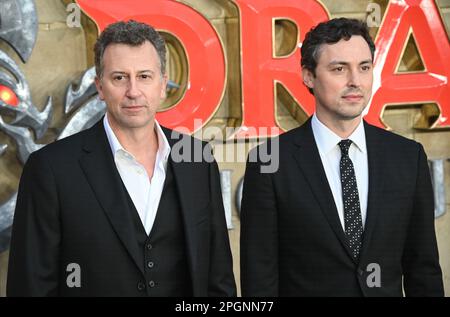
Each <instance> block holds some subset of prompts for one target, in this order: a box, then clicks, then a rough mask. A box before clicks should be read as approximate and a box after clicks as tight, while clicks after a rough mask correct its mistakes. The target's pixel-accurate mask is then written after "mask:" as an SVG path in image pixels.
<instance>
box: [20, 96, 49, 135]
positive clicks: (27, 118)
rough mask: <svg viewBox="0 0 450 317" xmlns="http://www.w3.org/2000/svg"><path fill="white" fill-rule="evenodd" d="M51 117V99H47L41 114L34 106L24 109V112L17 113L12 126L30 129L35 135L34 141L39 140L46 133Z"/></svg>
mask: <svg viewBox="0 0 450 317" xmlns="http://www.w3.org/2000/svg"><path fill="white" fill-rule="evenodd" d="M52 115H53V105H52V97H48V99H47V104H46V106H45V108H44V110H43V111H42V112H39V111H38V110H37V109H36V107H34V106H30V107H25V111H24V112H21V113H18V114H17V116H16V119H15V120H14V121H13V123H12V124H14V125H20V126H23V127H31V128H32V129H33V130H34V132H35V134H36V139H40V138H42V137H43V136H44V134H45V132H47V129H48V127H49V126H50V123H51V121H52Z"/></svg>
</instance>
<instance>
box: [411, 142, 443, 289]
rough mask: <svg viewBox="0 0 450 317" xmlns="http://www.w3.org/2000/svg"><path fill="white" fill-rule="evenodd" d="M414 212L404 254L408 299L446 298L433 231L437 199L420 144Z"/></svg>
mask: <svg viewBox="0 0 450 317" xmlns="http://www.w3.org/2000/svg"><path fill="white" fill-rule="evenodd" d="M418 152H419V153H418V156H419V158H418V167H417V179H416V190H415V195H414V205H413V212H412V215H411V220H410V224H409V228H408V233H407V240H406V245H405V250H404V253H403V274H404V290H405V295H406V296H444V288H443V283H442V272H441V268H440V265H439V254H438V248H437V243H436V234H435V228H434V196H433V189H432V184H431V178H430V172H429V169H428V165H427V157H426V154H425V152H424V150H423V147H422V146H421V145H420V148H419V151H418Z"/></svg>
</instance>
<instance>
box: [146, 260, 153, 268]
mask: <svg viewBox="0 0 450 317" xmlns="http://www.w3.org/2000/svg"><path fill="white" fill-rule="evenodd" d="M147 266H148V267H149V268H150V269H152V268H153V266H155V263H153V262H152V261H149V262H148V263H147Z"/></svg>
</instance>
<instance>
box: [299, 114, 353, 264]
mask: <svg viewBox="0 0 450 317" xmlns="http://www.w3.org/2000/svg"><path fill="white" fill-rule="evenodd" d="M295 144H296V145H297V147H296V148H295V149H294V152H293V155H294V158H295V160H296V161H297V163H298V165H299V167H300V170H301V171H302V173H303V175H304V176H305V178H306V180H307V181H308V183H309V186H310V187H311V190H312V192H313V194H314V196H315V198H316V201H317V202H318V204H319V206H320V209H321V210H322V212H323V213H324V215H325V217H326V219H327V220H328V223H329V224H330V226H331V228H332V229H333V231H334V233H335V234H336V236H337V238H338V239H339V241H340V242H341V244H342V247H343V248H344V249H345V250H346V252H347V253H348V255H349V256H350V258H352V260H354V258H353V256H352V253H351V251H350V248H349V247H348V239H347V236H346V235H345V233H344V230H343V229H342V225H341V222H340V220H339V215H338V211H337V209H336V204H335V202H334V198H333V194H332V192H331V189H330V186H329V184H328V180H327V177H326V174H325V170H324V168H323V166H322V160H321V158H320V154H319V150H318V149H317V145H316V142H315V140H314V135H313V132H312V128H311V119H309V120H308V121H307V122H306V123H305V124H304V125H303V126H302V127H301V128H300V129H299V130H298V134H297V136H296V141H295Z"/></svg>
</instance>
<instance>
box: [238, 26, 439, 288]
mask: <svg viewBox="0 0 450 317" xmlns="http://www.w3.org/2000/svg"><path fill="white" fill-rule="evenodd" d="M374 51H375V46H374V44H373V41H372V39H371V38H370V36H369V33H368V30H367V27H366V25H365V24H364V23H362V22H360V21H357V20H353V19H345V18H340V19H333V20H330V21H327V22H323V23H320V24H319V25H317V26H316V27H315V28H313V29H312V30H311V31H310V32H308V33H307V34H306V38H305V40H304V42H303V43H302V47H301V53H302V60H301V65H302V75H303V81H304V84H305V85H306V86H307V87H308V89H309V90H310V92H311V93H312V94H313V95H314V98H315V101H316V110H315V113H314V115H313V116H312V118H310V119H309V120H307V121H306V123H305V124H304V125H303V126H301V127H299V128H296V129H293V130H291V131H289V132H287V133H285V134H283V135H281V136H280V137H279V139H278V143H279V153H273V151H272V149H271V147H270V145H271V143H273V142H268V143H265V144H263V145H261V146H260V148H257V149H255V150H253V151H255V152H256V154H257V153H258V152H259V151H261V153H270V154H271V155H272V156H274V155H279V169H278V170H277V171H276V172H274V173H262V172H261V170H262V169H261V167H262V165H263V160H258V161H257V162H253V161H250V160H249V162H248V163H247V170H246V174H245V180H244V191H243V201H242V211H241V282H242V294H243V295H244V296H402V294H403V291H404V294H405V295H407V296H442V295H443V285H442V273H441V268H440V265H439V256H438V249H437V245H436V236H435V229H434V204H433V191H432V186H431V180H430V174H429V170H428V166H427V157H426V155H425V152H424V150H423V147H422V145H420V144H419V143H417V142H415V141H412V140H408V139H406V138H403V137H401V136H398V135H396V134H394V133H391V132H387V131H385V130H382V129H379V128H377V127H374V126H371V125H369V124H367V123H366V122H364V120H362V116H363V111H364V109H365V108H366V106H367V104H368V103H369V100H370V98H371V95H372V82H373V59H374ZM255 152H253V153H251V154H250V155H249V157H255V156H256V155H255Z"/></svg>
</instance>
